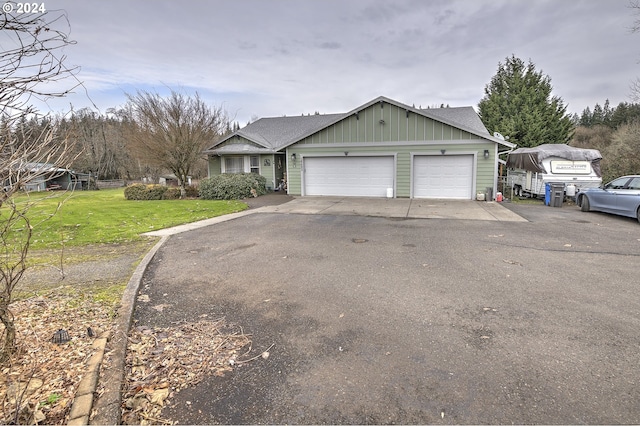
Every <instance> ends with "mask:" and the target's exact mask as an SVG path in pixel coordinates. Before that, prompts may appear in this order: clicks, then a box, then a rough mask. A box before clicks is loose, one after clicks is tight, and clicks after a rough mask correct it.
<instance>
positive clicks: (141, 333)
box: [122, 319, 251, 424]
mask: <svg viewBox="0 0 640 426" xmlns="http://www.w3.org/2000/svg"><path fill="white" fill-rule="evenodd" d="M249 344H250V340H249V337H248V336H247V335H245V334H244V333H242V331H241V330H240V331H233V329H232V328H231V327H230V326H229V325H228V324H227V323H226V321H225V320H224V319H218V320H215V321H206V320H201V321H198V322H195V323H183V324H180V325H177V326H175V327H169V328H149V327H144V326H140V327H134V328H133V329H132V330H131V331H130V333H129V347H128V351H127V366H126V389H125V392H124V395H123V408H122V410H123V413H122V422H123V423H124V424H172V421H171V420H168V419H163V418H161V411H162V408H163V407H164V406H165V405H166V404H167V402H168V399H169V398H171V396H172V395H174V394H175V393H176V392H179V391H180V390H182V389H184V388H186V387H188V386H194V385H196V384H197V383H199V382H200V381H201V380H202V379H204V378H205V377H207V376H212V375H217V376H222V375H224V374H225V373H226V372H228V371H231V370H232V368H233V366H234V365H237V364H239V363H241V362H246V361H239V360H238V358H239V357H241V356H243V355H239V351H240V350H241V349H242V348H243V347H244V346H246V345H249ZM249 351H251V348H249ZM247 353H248V352H247Z"/></svg>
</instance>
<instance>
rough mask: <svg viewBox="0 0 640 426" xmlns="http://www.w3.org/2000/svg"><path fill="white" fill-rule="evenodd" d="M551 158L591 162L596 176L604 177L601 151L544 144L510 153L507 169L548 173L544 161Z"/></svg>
mask: <svg viewBox="0 0 640 426" xmlns="http://www.w3.org/2000/svg"><path fill="white" fill-rule="evenodd" d="M549 157H558V158H563V159H565V160H571V161H590V162H591V168H592V169H593V171H594V172H595V173H596V175H598V176H599V177H601V176H602V172H601V171H600V160H602V155H601V154H600V151H598V150H597V149H584V148H574V147H572V146H569V145H566V144H544V145H538V146H536V147H534V148H518V149H516V150H513V151H511V152H510V153H509V156H508V157H507V167H509V168H512V169H523V170H529V171H532V172H538V173H546V172H547V171H546V170H545V169H544V167H543V165H542V160H544V159H545V158H549Z"/></svg>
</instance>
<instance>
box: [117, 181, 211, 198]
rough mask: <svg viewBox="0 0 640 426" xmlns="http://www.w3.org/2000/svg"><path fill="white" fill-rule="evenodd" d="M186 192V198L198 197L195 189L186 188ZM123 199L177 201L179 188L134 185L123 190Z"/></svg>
mask: <svg viewBox="0 0 640 426" xmlns="http://www.w3.org/2000/svg"><path fill="white" fill-rule="evenodd" d="M186 190H187V197H191V198H195V197H197V196H198V191H197V189H196V188H195V187H193V186H188V187H187V188H186ZM124 198H126V199H127V200H177V199H179V198H180V188H177V187H168V186H164V185H145V184H142V183H134V184H132V185H129V186H127V187H126V188H125V189H124Z"/></svg>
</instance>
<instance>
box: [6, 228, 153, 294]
mask: <svg viewBox="0 0 640 426" xmlns="http://www.w3.org/2000/svg"><path fill="white" fill-rule="evenodd" d="M155 243H156V240H155V239H151V238H149V239H146V240H143V241H139V242H135V243H129V244H100V245H92V246H84V247H70V248H65V249H64V250H46V251H44V250H42V251H32V252H30V253H29V258H31V259H36V260H35V262H34V263H35V264H34V265H33V266H31V267H30V268H29V269H27V271H26V272H25V274H24V276H23V277H22V280H21V281H20V284H19V286H18V289H17V293H16V296H18V298H25V297H29V296H30V295H33V294H34V293H36V294H37V293H39V292H41V291H46V290H50V289H53V288H56V287H59V286H61V285H66V286H74V287H82V288H91V287H104V286H111V285H115V284H126V283H127V282H128V281H129V278H131V274H132V273H133V271H134V270H135V268H136V266H137V265H138V263H139V262H140V260H141V259H142V257H143V256H144V255H145V254H146V253H147V252H148V251H149V250H150V249H151V247H153V245H154V244H155Z"/></svg>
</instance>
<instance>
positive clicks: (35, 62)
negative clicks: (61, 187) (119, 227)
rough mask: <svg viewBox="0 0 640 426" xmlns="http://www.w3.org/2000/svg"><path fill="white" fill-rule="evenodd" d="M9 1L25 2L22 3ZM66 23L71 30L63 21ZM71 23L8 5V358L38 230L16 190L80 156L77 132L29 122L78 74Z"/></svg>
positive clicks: (1, 33)
mask: <svg viewBox="0 0 640 426" xmlns="http://www.w3.org/2000/svg"><path fill="white" fill-rule="evenodd" d="M7 4H8V5H10V6H11V5H13V10H17V7H15V6H16V3H13V2H9V3H5V6H6V5H7ZM10 9H11V7H5V8H3V11H6V10H10ZM61 24H66V27H65V29H66V32H65V30H61V29H57V28H56V27H59V26H61ZM68 24H69V23H68V21H67V19H66V16H65V15H64V14H58V15H57V16H56V15H49V14H48V13H39V14H37V13H36V14H11V13H7V12H2V13H0V49H1V50H0V184H1V185H2V187H1V190H0V323H2V325H3V326H4V328H3V330H2V331H1V333H2V334H1V336H2V340H1V341H0V361H5V360H7V359H8V358H9V356H10V355H11V353H12V352H13V351H14V349H15V328H14V325H13V315H12V314H11V311H10V310H9V305H10V304H11V301H12V293H13V290H14V289H15V287H16V285H17V284H18V282H19V281H20V279H21V278H22V275H23V273H24V271H25V270H26V258H27V253H28V251H29V246H30V242H31V235H32V230H33V224H32V222H31V219H30V217H29V215H28V211H29V208H30V207H31V206H32V205H33V203H32V202H30V201H28V200H27V201H23V200H20V202H17V201H16V200H15V199H14V197H13V196H14V195H15V194H16V192H18V191H20V190H21V189H23V188H25V187H26V186H27V185H28V184H29V183H32V182H34V181H39V180H43V179H47V178H52V177H55V176H56V174H57V173H59V172H60V170H62V169H63V168H67V167H68V166H69V165H70V164H71V162H72V160H73V156H72V152H73V150H72V149H71V146H70V142H69V139H68V138H65V137H61V136H60V135H58V134H57V132H56V128H55V127H52V126H51V121H50V120H49V121H46V122H45V125H44V126H43V127H42V128H38V127H33V126H30V127H28V128H27V127H26V126H25V123H26V122H27V120H28V119H30V118H34V119H35V118H36V117H37V114H36V111H35V109H34V108H33V106H32V105H31V103H30V101H31V99H32V98H33V97H36V98H41V99H46V98H47V97H51V96H53V97H57V96H64V95H65V94H67V93H68V92H69V91H70V90H71V89H65V88H63V87H61V86H59V85H57V84H56V83H59V82H61V80H63V79H66V78H67V77H70V76H71V77H74V75H73V71H74V70H73V69H68V68H67V67H66V66H65V65H64V63H63V62H64V59H65V57H64V56H63V55H59V52H61V50H62V48H64V47H65V46H67V45H69V44H72V42H71V41H70V40H69V39H68V37H67V32H68ZM75 81H77V80H75Z"/></svg>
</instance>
